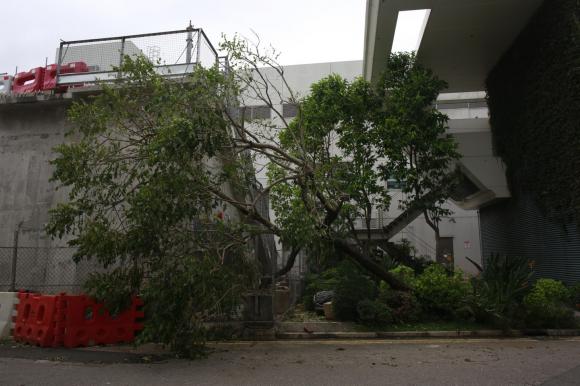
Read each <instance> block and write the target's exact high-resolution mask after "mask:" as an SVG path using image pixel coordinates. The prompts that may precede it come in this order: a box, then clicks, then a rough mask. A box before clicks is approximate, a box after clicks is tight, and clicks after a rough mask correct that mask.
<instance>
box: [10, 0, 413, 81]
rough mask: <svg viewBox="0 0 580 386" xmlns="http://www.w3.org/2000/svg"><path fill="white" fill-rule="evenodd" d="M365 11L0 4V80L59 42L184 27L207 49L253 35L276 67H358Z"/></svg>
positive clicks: (240, 2) (257, 5)
mask: <svg viewBox="0 0 580 386" xmlns="http://www.w3.org/2000/svg"><path fill="white" fill-rule="evenodd" d="M365 7H366V0H285V1H280V0H205V1H203V0H190V1H186V0H161V1H159V0H158V1H150V0H139V1H137V0H91V1H86V0H76V1H71V0H58V1H47V0H42V1H41V0H18V1H17V0H3V1H2V14H3V15H4V17H2V21H1V22H0V36H2V39H1V43H0V73H2V72H8V73H10V74H12V73H14V70H15V67H16V66H18V69H19V71H24V70H28V69H30V68H32V67H37V66H43V65H44V63H45V58H46V57H48V62H49V63H51V62H52V61H54V55H55V50H56V48H57V47H58V45H59V42H60V39H63V40H79V39H90V38H100V37H110V36H119V35H131V34H140V33H148V32H160V31H166V30H176V29H182V28H185V27H186V26H187V24H188V22H189V20H190V19H191V21H192V23H193V25H194V26H195V27H201V28H203V29H204V31H206V33H207V35H208V36H209V38H210V39H211V40H212V42H213V43H214V45H217V43H218V42H219V40H220V36H221V34H222V33H225V34H227V35H229V36H231V35H233V34H234V33H236V32H238V33H240V34H242V35H244V36H252V30H253V31H255V32H256V33H257V34H258V35H259V36H260V38H261V39H262V41H265V42H268V43H270V44H272V45H273V46H274V47H275V48H276V49H277V50H278V51H280V52H281V56H280V62H281V63H282V64H299V63H315V62H329V61H341V60H362V55H363V45H364V23H365ZM415 40H416V38H415ZM410 41H411V42H413V37H411V38H410Z"/></svg>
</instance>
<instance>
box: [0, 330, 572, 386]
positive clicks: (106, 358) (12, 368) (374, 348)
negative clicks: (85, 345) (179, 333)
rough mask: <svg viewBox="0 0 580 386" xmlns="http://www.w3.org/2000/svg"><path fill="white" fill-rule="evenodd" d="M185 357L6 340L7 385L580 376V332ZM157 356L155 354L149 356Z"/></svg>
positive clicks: (282, 346) (266, 345) (323, 344)
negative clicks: (542, 337) (57, 347)
mask: <svg viewBox="0 0 580 386" xmlns="http://www.w3.org/2000/svg"><path fill="white" fill-rule="evenodd" d="M213 348H214V349H215V351H214V353H213V354H212V355H210V356H209V358H207V359H204V360H198V361H185V360H177V359H168V358H164V357H163V356H162V355H153V356H151V355H148V354H147V355H146V354H144V353H142V352H141V353H139V352H136V353H135V352H131V353H128V352H124V351H123V350H122V349H121V350H118V351H119V352H116V353H110V352H105V351H98V350H97V351H86V350H60V351H58V350H52V351H51V350H48V351H47V350H43V349H38V348H34V347H11V346H9V345H3V347H2V348H1V349H0V384H2V385H541V384H544V385H558V386H566V385H580V338H566V339H559V340H554V339H546V340H537V339H501V340H498V339H486V340H466V339H462V340H448V339H445V340H441V339H438V340H435V339H429V340H405V341H386V340H372V341H290V342H288V341H276V342H257V343H250V342H241V343H222V344H217V345H214V346H213ZM147 361H151V363H143V362H147Z"/></svg>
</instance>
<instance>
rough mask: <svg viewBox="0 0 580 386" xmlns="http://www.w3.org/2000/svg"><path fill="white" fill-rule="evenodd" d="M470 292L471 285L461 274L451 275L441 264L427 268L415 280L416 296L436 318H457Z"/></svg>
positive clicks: (424, 308)
mask: <svg viewBox="0 0 580 386" xmlns="http://www.w3.org/2000/svg"><path fill="white" fill-rule="evenodd" d="M469 292H470V291H469V284H468V283H466V282H465V281H464V280H463V276H462V274H461V273H460V272H455V273H452V274H449V273H448V272H447V270H446V269H445V268H444V267H443V266H441V265H439V264H434V265H431V266H429V267H427V269H425V271H424V272H423V273H422V274H421V275H419V276H418V277H417V279H416V280H415V294H416V296H417V299H418V300H419V302H420V304H421V307H422V309H423V310H425V311H426V312H427V313H428V314H430V315H432V316H436V317H441V318H449V317H455V316H456V311H457V310H458V309H459V308H461V307H463V305H464V304H465V301H466V299H467V297H468V296H469Z"/></svg>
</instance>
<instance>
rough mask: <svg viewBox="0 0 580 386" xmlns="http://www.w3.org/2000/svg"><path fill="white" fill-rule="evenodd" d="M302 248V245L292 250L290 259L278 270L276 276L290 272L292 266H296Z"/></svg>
mask: <svg viewBox="0 0 580 386" xmlns="http://www.w3.org/2000/svg"><path fill="white" fill-rule="evenodd" d="M300 249H301V248H300V247H296V248H292V252H290V255H289V256H288V260H286V264H285V265H284V267H282V268H280V269H279V270H278V272H276V275H275V277H280V276H282V275H285V274H287V273H288V272H290V270H291V269H292V267H294V263H295V262H296V256H298V254H299V253H300Z"/></svg>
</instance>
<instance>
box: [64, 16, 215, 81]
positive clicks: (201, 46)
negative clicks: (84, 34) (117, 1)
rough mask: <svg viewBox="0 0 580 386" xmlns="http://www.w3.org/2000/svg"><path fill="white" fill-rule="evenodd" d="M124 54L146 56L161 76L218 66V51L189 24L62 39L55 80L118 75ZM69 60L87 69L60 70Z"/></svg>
mask: <svg viewBox="0 0 580 386" xmlns="http://www.w3.org/2000/svg"><path fill="white" fill-rule="evenodd" d="M126 56H128V57H131V58H136V57H144V58H147V60H149V61H150V62H151V63H153V64H154V66H155V69H156V70H157V72H158V73H159V74H161V75H164V76H184V75H185V74H187V73H189V72H192V71H193V69H194V68H195V65H201V66H204V67H212V66H218V65H219V62H218V53H217V51H216V49H215V48H214V46H213V45H212V43H211V42H210V40H209V39H208V37H207V35H206V34H205V32H204V31H203V29H201V28H193V27H191V26H190V27H188V28H186V29H184V30H177V31H166V32H157V33H148V34H140V35H128V36H117V37H110V38H99V39H87V40H74V41H63V42H61V43H60V47H59V48H58V50H57V53H56V63H57V75H56V83H57V84H58V85H74V84H87V83H96V82H99V81H113V80H116V79H119V78H122V76H123V74H122V73H120V72H119V71H118V68H119V66H120V65H121V64H122V62H123V60H124V58H125V57H126ZM72 62H84V63H86V64H87V66H88V69H89V71H88V72H80V73H78V72H77V73H66V72H65V71H63V66H64V65H65V64H67V63H72Z"/></svg>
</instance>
